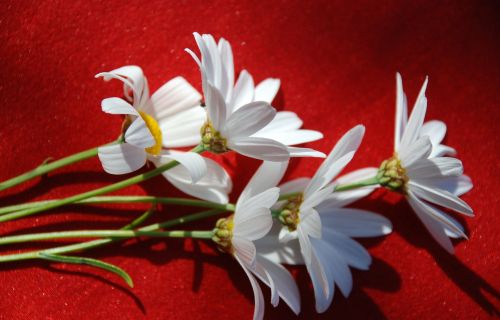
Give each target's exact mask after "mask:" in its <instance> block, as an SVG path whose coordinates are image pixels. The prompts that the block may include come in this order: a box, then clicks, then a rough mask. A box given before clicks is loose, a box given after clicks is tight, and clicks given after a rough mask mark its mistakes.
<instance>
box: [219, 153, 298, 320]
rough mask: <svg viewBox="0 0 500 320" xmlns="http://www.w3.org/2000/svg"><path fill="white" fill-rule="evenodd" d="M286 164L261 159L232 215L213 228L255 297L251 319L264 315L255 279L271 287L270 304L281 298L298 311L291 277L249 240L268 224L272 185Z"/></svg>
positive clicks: (276, 193)
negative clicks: (238, 266) (236, 262)
mask: <svg viewBox="0 0 500 320" xmlns="http://www.w3.org/2000/svg"><path fill="white" fill-rule="evenodd" d="M286 166H287V164H286V163H283V162H281V163H280V162H264V163H263V164H262V165H261V166H260V168H259V169H258V170H257V171H256V172H255V174H254V176H253V177H252V179H251V180H250V182H249V183H248V185H247V186H246V187H245V189H244V190H243V192H242V193H241V195H240V197H239V199H238V201H237V203H236V209H235V212H234V214H233V215H231V216H229V217H228V218H223V219H219V220H218V221H217V224H216V227H215V229H214V236H213V241H214V242H215V243H217V245H218V247H219V249H220V250H221V251H223V252H226V253H229V254H231V255H232V256H233V257H234V258H235V259H236V261H238V263H239V264H240V265H241V267H242V268H243V270H244V271H245V273H246V275H247V277H248V279H249V280H250V283H251V285H252V289H253V293H254V299H255V309H254V316H253V318H254V319H263V317H264V297H263V295H262V290H261V288H260V286H259V283H258V282H257V279H259V280H260V281H262V282H263V283H265V284H266V285H267V286H268V287H269V288H270V289H271V303H272V305H273V306H277V305H278V302H279V299H280V298H281V299H283V300H284V301H285V303H286V304H288V306H289V307H290V308H291V309H292V310H293V312H294V313H295V314H299V312H300V295H299V291H298V288H297V285H296V284H295V281H294V279H293V277H292V276H291V275H290V273H289V272H288V271H287V270H286V269H285V268H284V267H283V266H282V265H280V264H279V263H274V262H272V261H271V260H269V259H267V258H266V257H264V256H263V255H261V254H260V253H259V251H258V250H257V249H256V247H255V245H254V242H253V241H255V240H258V239H260V238H262V237H264V236H265V235H266V234H267V233H268V232H269V230H270V229H271V227H272V224H273V220H272V216H271V210H270V208H271V206H273V205H274V204H275V203H276V201H277V200H278V197H279V189H278V188H277V187H275V185H276V184H277V183H278V181H279V180H280V179H281V178H282V177H283V174H284V172H285V170H286ZM256 278H257V279H256Z"/></svg>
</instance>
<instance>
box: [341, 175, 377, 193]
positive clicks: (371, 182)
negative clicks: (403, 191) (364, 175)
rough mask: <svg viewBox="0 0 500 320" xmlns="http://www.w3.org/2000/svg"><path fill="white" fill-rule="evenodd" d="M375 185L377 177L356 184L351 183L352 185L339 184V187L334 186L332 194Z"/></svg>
mask: <svg viewBox="0 0 500 320" xmlns="http://www.w3.org/2000/svg"><path fill="white" fill-rule="evenodd" d="M377 184H379V181H378V179H377V177H373V178H370V179H366V180H362V181H357V182H353V183H347V184H339V185H337V186H335V190H334V192H339V191H348V190H353V189H358V188H362V187H367V186H374V185H377Z"/></svg>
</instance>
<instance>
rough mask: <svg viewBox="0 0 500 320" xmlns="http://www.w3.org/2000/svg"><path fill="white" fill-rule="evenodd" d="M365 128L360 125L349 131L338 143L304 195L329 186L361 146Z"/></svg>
mask: <svg viewBox="0 0 500 320" xmlns="http://www.w3.org/2000/svg"><path fill="white" fill-rule="evenodd" d="M364 133H365V127H364V126H361V125H358V126H356V127H354V128H352V129H351V130H349V131H348V132H347V133H346V134H344V136H343V137H342V138H340V140H339V141H338V142H337V144H336V145H335V147H334V148H333V150H332V151H331V152H330V154H329V155H328V157H327V158H326V159H325V161H324V162H323V163H322V164H321V166H320V167H319V169H318V170H317V171H316V174H315V175H314V177H313V178H312V180H311V184H310V185H309V186H308V187H307V189H306V190H305V192H304V194H305V195H306V196H307V194H310V193H313V192H315V191H317V190H319V189H321V188H322V187H324V186H325V185H326V184H328V183H329V182H330V181H331V180H332V179H333V178H334V177H335V176H336V175H337V174H338V173H339V172H340V171H341V170H342V169H343V168H344V167H345V166H346V165H347V164H348V163H349V161H351V159H352V157H353V156H354V153H355V152H356V150H357V149H358V147H359V145H360V144H361V140H362V139H363V135H364Z"/></svg>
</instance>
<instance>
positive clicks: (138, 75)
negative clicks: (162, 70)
mask: <svg viewBox="0 0 500 320" xmlns="http://www.w3.org/2000/svg"><path fill="white" fill-rule="evenodd" d="M96 77H103V78H104V79H105V80H106V81H108V80H111V79H117V80H120V81H122V82H123V88H124V96H125V99H122V98H118V97H113V98H107V99H104V100H103V101H102V110H103V111H104V112H106V113H110V114H121V115H124V116H125V121H124V125H123V143H119V144H112V145H107V146H103V147H100V148H99V150H98V156H99V159H100V161H101V163H102V166H103V168H104V170H105V171H106V172H108V173H111V174H126V173H130V172H133V171H135V170H137V169H139V168H141V167H142V166H144V164H145V163H146V161H150V162H152V163H154V164H155V165H161V164H164V163H166V162H169V161H171V160H176V161H178V162H179V163H180V164H181V166H177V167H175V168H173V169H171V170H168V171H166V172H164V173H163V175H164V176H165V177H166V178H167V180H169V181H170V182H171V183H172V184H173V185H175V186H176V187H177V188H179V189H181V190H182V191H184V192H185V193H187V194H190V195H193V196H196V197H199V198H202V199H205V200H209V201H214V202H227V194H228V192H229V191H230V189H231V180H230V178H229V176H228V174H227V173H226V172H225V170H224V169H222V167H220V166H219V165H218V164H217V163H215V162H214V161H212V160H210V159H206V158H204V157H202V156H200V155H199V154H197V153H195V152H180V151H175V150H169V149H165V148H178V147H192V146H195V145H197V144H199V142H200V135H199V127H200V126H201V125H202V124H203V123H204V121H205V118H206V115H205V110H203V108H201V107H200V106H199V103H200V100H201V95H200V94H199V93H198V92H197V91H196V89H194V88H193V87H192V86H191V85H190V84H189V83H188V82H187V81H186V80H185V79H184V78H182V77H176V78H174V79H172V80H170V81H168V82H167V83H165V84H164V85H163V86H162V87H161V88H160V89H158V90H157V91H156V92H155V93H154V94H153V95H152V96H150V94H149V87H148V83H147V79H146V77H145V76H144V74H143V72H142V69H141V68H140V67H138V66H125V67H121V68H118V69H116V70H113V71H110V72H103V73H99V74H98V75H96ZM207 167H208V168H209V169H210V170H211V174H210V175H207ZM195 182H197V183H198V184H197V185H196V184H193V183H195Z"/></svg>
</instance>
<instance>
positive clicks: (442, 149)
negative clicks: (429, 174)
mask: <svg viewBox="0 0 500 320" xmlns="http://www.w3.org/2000/svg"><path fill="white" fill-rule="evenodd" d="M456 154H457V151H456V150H455V149H453V148H452V147H448V146H445V145H444V144H440V145H437V146H433V147H432V152H431V154H430V155H429V158H434V157H443V156H454V155H456Z"/></svg>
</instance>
